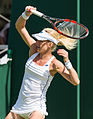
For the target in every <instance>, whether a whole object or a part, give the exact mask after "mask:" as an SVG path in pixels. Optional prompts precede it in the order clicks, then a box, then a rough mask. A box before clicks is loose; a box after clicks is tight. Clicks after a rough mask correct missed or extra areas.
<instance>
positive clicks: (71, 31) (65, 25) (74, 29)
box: [57, 21, 86, 38]
mask: <svg viewBox="0 0 93 119" xmlns="http://www.w3.org/2000/svg"><path fill="white" fill-rule="evenodd" d="M57 29H58V30H59V31H60V32H62V33H63V34H66V35H68V36H71V37H76V38H80V37H82V36H84V35H85V34H86V29H85V28H83V27H82V26H80V25H79V24H75V23H72V22H65V21H63V22H61V23H58V24H57Z"/></svg>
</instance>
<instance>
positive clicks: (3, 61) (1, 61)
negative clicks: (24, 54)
mask: <svg viewBox="0 0 93 119" xmlns="http://www.w3.org/2000/svg"><path fill="white" fill-rule="evenodd" d="M11 60H12V59H11V58H8V56H7V54H6V55H4V56H3V57H2V58H0V65H3V64H7V62H8V61H11Z"/></svg>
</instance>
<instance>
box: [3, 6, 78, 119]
mask: <svg viewBox="0 0 93 119" xmlns="http://www.w3.org/2000/svg"><path fill="white" fill-rule="evenodd" d="M31 9H33V10H36V8H34V7H32V6H27V7H26V9H25V12H23V13H22V15H21V16H20V17H19V18H18V20H17V22H16V29H17V31H18V32H19V34H20V35H21V37H22V38H23V40H24V41H25V42H26V44H27V45H28V46H29V48H30V50H29V59H28V60H27V62H26V65H25V73H24V77H23V82H22V86H21V89H20V92H19V96H18V99H17V101H16V103H15V105H14V106H13V107H12V109H11V111H10V113H9V114H8V115H7V117H6V118H5V119H44V118H45V116H47V115H48V113H47V111H46V92H47V90H48V87H49V86H50V83H51V81H52V79H53V77H54V76H55V74H56V73H57V72H58V73H59V74H60V75H62V77H64V78H65V79H66V80H68V81H69V82H70V83H72V84H73V85H78V84H79V83H80V81H79V78H78V75H77V72H76V71H75V69H74V68H73V66H72V64H71V62H70V60H69V56H68V52H67V51H66V50H64V49H59V50H58V51H57V53H58V55H60V56H62V57H63V58H64V63H62V62H60V61H59V60H57V59H56V57H55V56H53V55H52V51H54V50H55V48H56V46H57V45H64V46H65V47H66V48H67V49H68V50H71V49H73V48H75V47H76V43H77V40H75V39H71V38H66V37H65V36H62V35H61V34H59V33H58V32H57V31H55V30H53V29H51V28H45V29H43V30H42V31H41V32H40V33H36V34H33V35H32V36H33V37H31V36H30V35H29V33H28V31H27V29H26V28H25V25H26V20H27V19H28V18H29V16H30V15H32V12H31ZM34 38H35V39H36V40H35V39H34Z"/></svg>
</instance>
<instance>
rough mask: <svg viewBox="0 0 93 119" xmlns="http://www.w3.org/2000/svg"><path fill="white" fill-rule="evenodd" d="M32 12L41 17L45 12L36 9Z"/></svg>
mask: <svg viewBox="0 0 93 119" xmlns="http://www.w3.org/2000/svg"><path fill="white" fill-rule="evenodd" d="M31 12H32V13H33V14H34V15H37V16H39V17H42V16H43V15H44V14H43V13H41V12H39V11H36V10H31Z"/></svg>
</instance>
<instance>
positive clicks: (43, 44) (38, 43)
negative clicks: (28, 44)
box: [36, 40, 50, 52]
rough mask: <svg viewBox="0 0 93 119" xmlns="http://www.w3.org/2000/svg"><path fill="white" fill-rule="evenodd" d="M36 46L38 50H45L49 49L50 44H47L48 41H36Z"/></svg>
mask: <svg viewBox="0 0 93 119" xmlns="http://www.w3.org/2000/svg"><path fill="white" fill-rule="evenodd" d="M36 48H37V51H38V52H46V51H49V49H50V46H49V41H47V40H46V41H40V40H38V41H36Z"/></svg>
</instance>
